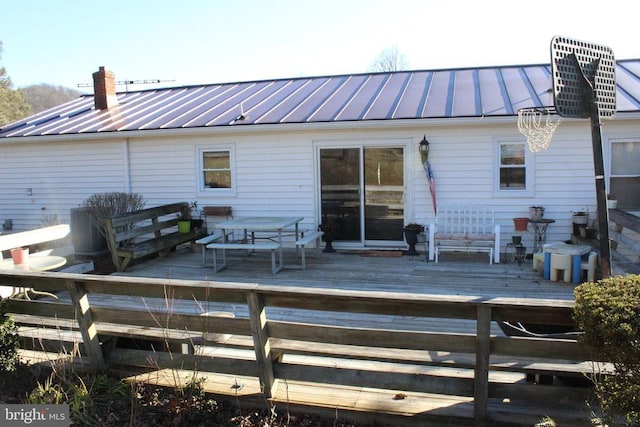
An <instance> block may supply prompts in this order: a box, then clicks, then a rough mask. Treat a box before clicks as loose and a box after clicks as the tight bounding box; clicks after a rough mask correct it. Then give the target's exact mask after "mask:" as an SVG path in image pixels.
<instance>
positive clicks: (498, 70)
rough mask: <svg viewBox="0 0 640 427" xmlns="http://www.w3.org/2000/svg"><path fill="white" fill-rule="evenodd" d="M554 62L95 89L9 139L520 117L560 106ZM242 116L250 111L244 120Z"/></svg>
mask: <svg viewBox="0 0 640 427" xmlns="http://www.w3.org/2000/svg"><path fill="white" fill-rule="evenodd" d="M616 83H617V108H618V111H620V112H624V111H629V112H637V111H640V59H632V60H621V61H617V67H616ZM551 88H552V79H551V65H550V64H543V65H523V66H503V67H481V68H462V69H444V70H418V71H397V72H389V73H366V74H352V75H337V76H321V77H298V78H291V79H274V80H262V81H253V82H235V83H222V84H210V85H194V86H183V87H169V88H162V89H152V90H140V91H130V92H121V93H118V94H117V98H118V105H117V106H116V107H112V108H110V109H108V110H95V108H94V100H93V95H91V94H90V95H83V96H81V97H80V98H78V99H76V100H73V101H70V102H68V103H65V104H63V105H60V106H58V107H54V108H51V109H49V110H47V111H44V112H41V113H39V114H36V115H33V116H31V117H28V118H26V119H22V120H19V121H17V122H14V123H10V124H7V125H5V126H4V127H2V128H0V137H1V138H12V137H27V136H45V135H72V134H92V133H106V132H126V131H140V130H152V129H179V128H203V127H204V128H207V127H220V126H240V125H241V126H246V125H258V124H284V123H327V122H355V121H368V120H398V119H429V118H440V119H442V118H454V117H491V116H513V115H516V114H517V112H518V110H519V109H520V108H524V107H548V106H552V105H553V93H552V90H551ZM241 115H242V118H240V119H238V117H239V116H241Z"/></svg>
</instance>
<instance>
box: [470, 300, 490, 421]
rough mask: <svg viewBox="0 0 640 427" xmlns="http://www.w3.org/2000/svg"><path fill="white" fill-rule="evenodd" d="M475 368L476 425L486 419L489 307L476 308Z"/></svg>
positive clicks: (474, 411) (474, 401)
mask: <svg viewBox="0 0 640 427" xmlns="http://www.w3.org/2000/svg"><path fill="white" fill-rule="evenodd" d="M476 322H477V323H476V327H477V332H476V366H475V371H474V393H473V395H474V399H473V404H474V408H473V416H474V418H475V420H476V423H482V422H484V420H485V419H486V418H487V404H488V401H489V354H490V352H491V307H490V306H484V305H480V306H478V317H477V320H476Z"/></svg>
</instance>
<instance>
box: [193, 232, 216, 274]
mask: <svg viewBox="0 0 640 427" xmlns="http://www.w3.org/2000/svg"><path fill="white" fill-rule="evenodd" d="M220 239H222V233H221V232H219V231H214V232H213V233H211V234H209V235H207V236H204V237H203V238H201V239H198V240H196V245H201V246H202V265H203V266H205V265H207V245H208V244H210V243H214V242H216V241H217V240H220Z"/></svg>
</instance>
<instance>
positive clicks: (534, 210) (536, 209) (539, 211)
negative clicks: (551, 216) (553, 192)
mask: <svg viewBox="0 0 640 427" xmlns="http://www.w3.org/2000/svg"><path fill="white" fill-rule="evenodd" d="M543 216H544V208H543V207H542V206H530V207H529V217H530V218H531V219H532V220H533V221H540V220H541V219H542V217H543Z"/></svg>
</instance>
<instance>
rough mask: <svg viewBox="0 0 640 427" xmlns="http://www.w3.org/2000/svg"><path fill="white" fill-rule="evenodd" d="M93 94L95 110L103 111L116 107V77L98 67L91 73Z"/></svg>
mask: <svg viewBox="0 0 640 427" xmlns="http://www.w3.org/2000/svg"><path fill="white" fill-rule="evenodd" d="M93 94H94V95H93V96H94V99H95V106H96V110H105V109H108V108H109V107H113V106H115V105H118V98H117V97H116V75H115V74H113V72H111V71H107V70H105V68H104V67H100V68H99V69H98V71H97V72H95V73H93Z"/></svg>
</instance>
